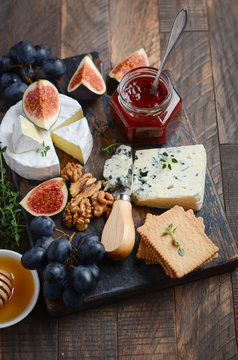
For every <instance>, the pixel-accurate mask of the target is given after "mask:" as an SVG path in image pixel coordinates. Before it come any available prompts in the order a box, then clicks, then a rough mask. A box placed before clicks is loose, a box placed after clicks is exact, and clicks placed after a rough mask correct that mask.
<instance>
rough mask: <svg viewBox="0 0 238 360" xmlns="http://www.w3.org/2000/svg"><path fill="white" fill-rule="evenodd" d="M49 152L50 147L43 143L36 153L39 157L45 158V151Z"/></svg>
mask: <svg viewBox="0 0 238 360" xmlns="http://www.w3.org/2000/svg"><path fill="white" fill-rule="evenodd" d="M49 150H50V146H49V145H46V144H45V142H44V141H43V143H42V148H39V149H37V150H36V152H37V153H41V156H43V157H44V156H46V155H47V151H49Z"/></svg>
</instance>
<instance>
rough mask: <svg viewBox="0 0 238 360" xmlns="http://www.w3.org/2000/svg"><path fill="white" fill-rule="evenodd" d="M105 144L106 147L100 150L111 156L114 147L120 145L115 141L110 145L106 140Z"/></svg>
mask: <svg viewBox="0 0 238 360" xmlns="http://www.w3.org/2000/svg"><path fill="white" fill-rule="evenodd" d="M106 142H107V143H108V144H109V145H108V146H106V147H104V148H101V150H102V151H103V152H104V153H105V152H107V153H108V154H111V153H112V151H113V148H114V146H120V145H121V144H120V143H118V142H117V140H116V139H112V143H111V144H110V143H109V141H108V140H106Z"/></svg>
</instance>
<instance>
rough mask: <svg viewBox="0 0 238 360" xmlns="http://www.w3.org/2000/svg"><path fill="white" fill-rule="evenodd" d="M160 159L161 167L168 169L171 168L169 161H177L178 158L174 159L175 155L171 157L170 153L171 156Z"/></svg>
mask: <svg viewBox="0 0 238 360" xmlns="http://www.w3.org/2000/svg"><path fill="white" fill-rule="evenodd" d="M160 161H162V162H163V165H162V169H165V168H166V167H168V169H169V170H172V164H171V163H177V162H178V160H177V159H175V157H173V155H171V157H163V158H161V159H160Z"/></svg>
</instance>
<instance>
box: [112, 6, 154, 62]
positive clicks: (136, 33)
mask: <svg viewBox="0 0 238 360" xmlns="http://www.w3.org/2000/svg"><path fill="white" fill-rule="evenodd" d="M110 44H111V66H112V67H114V66H115V65H116V64H117V63H118V62H119V61H121V60H122V59H123V58H125V57H126V56H128V55H130V54H131V53H132V52H134V51H136V50H138V49H139V48H141V47H144V48H145V50H146V52H147V54H148V56H149V60H150V64H151V65H154V64H158V59H159V58H160V43H159V2H158V1H157V0H151V1H150V2H149V3H148V2H146V1H143V0H136V1H127V0H121V1H116V0H111V1H110Z"/></svg>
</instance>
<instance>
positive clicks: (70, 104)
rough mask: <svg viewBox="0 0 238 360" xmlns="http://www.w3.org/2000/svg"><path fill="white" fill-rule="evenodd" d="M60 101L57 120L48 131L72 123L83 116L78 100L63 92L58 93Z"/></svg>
mask: <svg viewBox="0 0 238 360" xmlns="http://www.w3.org/2000/svg"><path fill="white" fill-rule="evenodd" d="M60 101H61V109H60V114H59V117H58V119H57V121H56V122H55V123H54V124H53V125H52V126H51V128H50V131H54V130H56V129H58V128H60V127H62V126H66V125H69V124H72V123H73V122H75V121H77V120H79V119H81V118H82V117H83V110H82V107H81V105H80V104H79V103H78V101H76V100H74V99H72V98H71V97H69V96H66V95H63V94H60ZM62 105H63V106H62Z"/></svg>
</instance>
